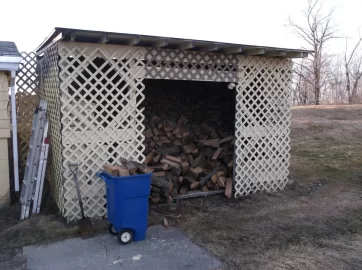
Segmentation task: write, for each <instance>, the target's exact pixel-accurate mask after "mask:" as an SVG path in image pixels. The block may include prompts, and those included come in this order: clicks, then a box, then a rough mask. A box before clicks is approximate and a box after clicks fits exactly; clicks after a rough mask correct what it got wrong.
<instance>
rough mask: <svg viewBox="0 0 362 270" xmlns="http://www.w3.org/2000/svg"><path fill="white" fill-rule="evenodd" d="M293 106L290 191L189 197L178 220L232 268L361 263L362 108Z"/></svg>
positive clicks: (359, 265) (330, 267)
mask: <svg viewBox="0 0 362 270" xmlns="http://www.w3.org/2000/svg"><path fill="white" fill-rule="evenodd" d="M292 112H293V117H292V135H291V136H292V160H291V161H292V162H291V168H290V170H291V174H290V178H291V179H292V180H293V181H294V182H295V183H294V184H293V185H291V186H290V189H287V190H285V191H282V192H279V193H276V194H257V195H254V196H250V197H246V198H243V199H241V200H229V201H228V200H225V199H222V198H214V199H208V200H206V201H205V200H202V201H197V205H195V203H196V201H194V202H189V203H187V204H186V205H185V206H184V207H183V209H182V213H183V218H182V219H179V220H178V221H177V222H178V223H179V225H180V226H181V228H183V230H184V231H185V232H186V233H187V234H188V235H189V236H190V237H191V238H192V239H193V240H194V241H195V242H197V243H199V244H200V245H202V246H204V247H205V248H206V249H208V250H209V251H210V252H211V253H213V254H215V255H216V256H218V257H219V258H220V259H221V260H223V261H224V262H225V269H303V270H308V269H309V270H314V269H326V270H327V269H328V270H339V269H362V259H361V256H360V254H362V106H361V105H360V106H318V107H314V106H313V107H307V108H305V107H299V108H294V109H293V111H292Z"/></svg>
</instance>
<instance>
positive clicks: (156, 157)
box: [152, 155, 161, 163]
mask: <svg viewBox="0 0 362 270" xmlns="http://www.w3.org/2000/svg"><path fill="white" fill-rule="evenodd" d="M160 160H161V155H157V156H155V157H154V158H153V159H152V162H153V163H158V162H160Z"/></svg>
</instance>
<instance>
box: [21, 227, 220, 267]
mask: <svg viewBox="0 0 362 270" xmlns="http://www.w3.org/2000/svg"><path fill="white" fill-rule="evenodd" d="M23 254H24V256H25V257H26V258H27V269H30V270H41V269H44V270H45V269H46V270H48V269H52V270H55V269H57V270H61V269H64V270H65V269H66V270H72V269H124V270H131V269H132V270H134V269H147V270H153V269H155V270H156V269H157V270H160V269H169V270H183V269H188V270H193V269H195V270H196V269H197V270H199V269H219V268H221V266H222V264H221V262H220V261H219V260H217V259H216V258H214V257H212V256H211V255H210V254H209V253H208V252H206V251H205V250H204V249H202V248H200V247H198V246H197V245H195V244H193V243H192V242H191V241H190V239H188V238H187V237H186V236H185V235H184V234H183V233H182V232H181V231H180V230H179V229H178V228H167V229H166V228H164V227H163V226H152V227H150V228H149V229H148V232H147V238H146V240H145V241H141V242H136V243H131V244H129V245H126V246H123V245H120V244H119V242H118V240H117V237H115V236H112V235H110V234H106V235H98V236H95V237H94V238H92V239H87V240H81V239H80V238H73V239H68V240H64V241H61V242H56V243H53V244H49V245H39V246H27V247H24V248H23Z"/></svg>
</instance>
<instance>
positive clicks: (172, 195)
mask: <svg viewBox="0 0 362 270" xmlns="http://www.w3.org/2000/svg"><path fill="white" fill-rule="evenodd" d="M177 196H178V192H177V188H175V187H173V188H172V190H171V197H172V198H174V199H176V198H177Z"/></svg>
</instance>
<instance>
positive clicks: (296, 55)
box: [285, 52, 308, 58]
mask: <svg viewBox="0 0 362 270" xmlns="http://www.w3.org/2000/svg"><path fill="white" fill-rule="evenodd" d="M306 57H308V53H307V52H287V55H286V56H285V58H306Z"/></svg>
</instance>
